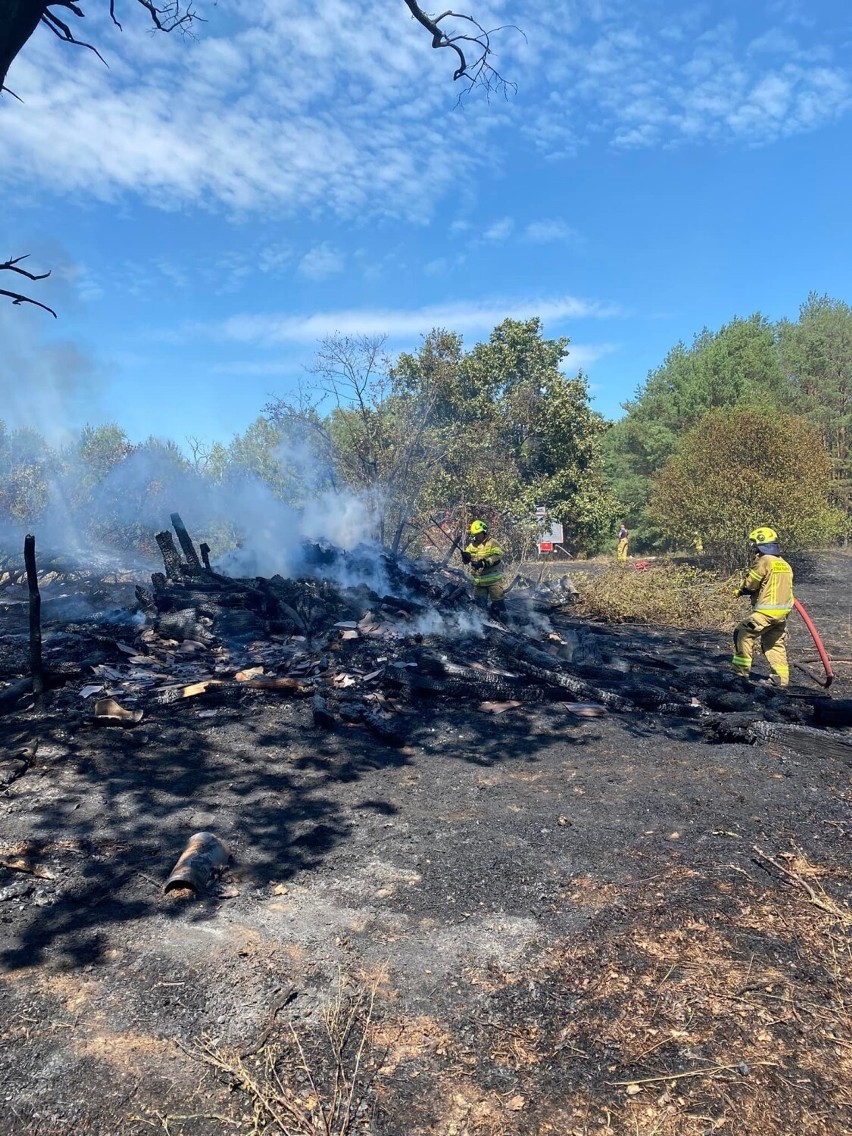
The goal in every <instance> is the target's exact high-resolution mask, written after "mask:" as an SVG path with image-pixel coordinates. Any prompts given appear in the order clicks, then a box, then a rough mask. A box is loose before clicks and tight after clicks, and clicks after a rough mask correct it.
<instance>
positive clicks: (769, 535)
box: [748, 525, 778, 544]
mask: <svg viewBox="0 0 852 1136" xmlns="http://www.w3.org/2000/svg"><path fill="white" fill-rule="evenodd" d="M748 539H749V540H750V541H751V543H752V544H774V543H775V542H776V541H777V540H778V533H777V532H776V531H775V529H771V528H769V526H768V525H761V526H760V528H759V529H752V531H751V532H750V533H749V534H748Z"/></svg>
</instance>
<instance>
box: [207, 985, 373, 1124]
mask: <svg viewBox="0 0 852 1136" xmlns="http://www.w3.org/2000/svg"><path fill="white" fill-rule="evenodd" d="M378 985H379V983H378V980H377V981H375V982H373V983H372V984H371V985H369V986H364V985H363V984H361V983H356V982H353V981H351V980H350V979H348V978H347V977H345V976H343V975H342V974H341V975H339V976H338V982H337V985H336V987H335V989H334V991H333V993H332V994H331V996H330V997H329V999H328V1001H327V1002H326V1003H325V1005H324V1006H323V1010H322V1026H323V1029H322V1032H321V1033H318V1034H316V1033H311V1034H309V1033H308V1032H307V1031H306V1032H305V1033H304V1034H300V1033H299V1032H297V1031H296V1029H295V1028H294V1027H293V1025H292V1024H288V1025H287V1026H286V1027H285V1028H284V1029H282V1030H279V1031H276V1033H275V1034H274V1037H273V1039H272V1040H270V1041H267V1042H265V1043H264V1044H262V1045H261V1046H259V1047H258V1049H257V1051H256V1052H254V1053H250V1054H241V1053H240V1052H239V1051H238V1050H235V1049H227V1048H224V1047H222V1046H220V1045H219V1044H218V1043H216V1042H214V1041H212V1040H211V1039H210V1038H203V1039H202V1041H201V1043H200V1046H199V1049H198V1052H197V1053H196V1056H197V1057H199V1058H200V1059H201V1060H202V1061H203V1062H204V1063H205V1064H206V1065H208V1066H210V1067H211V1068H212V1069H214V1070H215V1071H216V1072H217V1073H219V1074H220V1075H222V1076H223V1077H225V1078H226V1079H227V1080H228V1081H229V1083H230V1085H231V1087H232V1089H234V1090H235V1091H237V1092H239V1093H240V1094H241V1095H242V1097H243V1098H244V1100H245V1103H246V1104H247V1106H248V1107H249V1108H250V1110H251V1113H250V1118H249V1124H248V1127H247V1128H246V1129H245V1130H246V1131H247V1132H249V1133H250V1134H251V1136H271V1134H272V1133H275V1134H277V1136H352V1134H354V1133H356V1132H358V1131H362V1130H364V1124H365V1123H366V1112H367V1106H368V1098H369V1094H370V1090H371V1088H372V1086H373V1082H374V1081H375V1078H376V1076H377V1074H378V1071H379V1069H380V1068H381V1066H382V1063H383V1060H384V1058H385V1056H386V1052H383V1053H377V1046H376V1043H375V1037H374V1034H375V1024H376V1023H375V1021H374V1011H375V1004H376V994H377V990H378Z"/></svg>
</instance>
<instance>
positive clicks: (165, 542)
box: [151, 532, 183, 587]
mask: <svg viewBox="0 0 852 1136" xmlns="http://www.w3.org/2000/svg"><path fill="white" fill-rule="evenodd" d="M154 539H155V540H156V542H157V544H158V546H159V549H160V553H161V555H162V557H163V564H164V565H165V569H166V577H167V578H168V579H169V580H182V579H183V564H182V563H181V559H180V554H179V553H178V550H177V549H176V548H175V542H174V538H173V537H172V534H171V533H170V532H158V533H156V535H155V537H154ZM151 579H153V576H152V577H151ZM154 586H155V587H156V583H155V585H154Z"/></svg>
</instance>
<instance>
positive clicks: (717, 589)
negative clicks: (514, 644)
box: [572, 561, 741, 631]
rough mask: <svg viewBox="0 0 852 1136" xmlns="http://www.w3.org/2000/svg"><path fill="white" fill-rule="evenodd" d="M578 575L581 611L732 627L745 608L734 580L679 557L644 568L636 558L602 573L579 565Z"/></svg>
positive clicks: (617, 618)
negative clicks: (736, 594) (636, 564)
mask: <svg viewBox="0 0 852 1136" xmlns="http://www.w3.org/2000/svg"><path fill="white" fill-rule="evenodd" d="M572 579H573V580H574V583H575V585H576V587H577V588H578V590H579V593H580V595H579V601H578V604H577V611H578V612H579V613H580V614H581V615H585V616H588V617H590V618H592V619H605V620H606V621H607V622H609V623H653V624H657V625H659V626H662V627H680V628H700V629H703V630H712V631H730V630H731V628H732V627H733V626H734V624H735V623H736V622H737V620H738V619H739V614H738V613H741V602H740V601H738V600H737V599H736V598H735V597H734V596H733V595H732V585H731V581H730V580H727V579H726V580H720V579H719V578H718V576H716V575H714V574H713V573H712V572H705V571H703V570H702V569H700V568H693V567H691V566H689V565H686V564H678V563H676V562H674V561H661V562H657V563H654V564H650V565H649V566H648V568H647V569H645V570H644V571H641V572H640V571H637V570H636V569H635V568H634V566H633V564H632V562H631V563H628V564H627V565H625V566H624V567H611V568H607V569H605V570H604V571H603V572H597V573H584V572H583V571H582V570H576V571H574V572H572Z"/></svg>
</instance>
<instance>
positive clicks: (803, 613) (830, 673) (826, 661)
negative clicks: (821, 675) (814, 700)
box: [793, 600, 834, 690]
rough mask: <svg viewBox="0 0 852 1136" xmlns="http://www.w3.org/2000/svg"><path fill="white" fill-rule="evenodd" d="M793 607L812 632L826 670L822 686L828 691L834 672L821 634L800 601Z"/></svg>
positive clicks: (795, 601)
mask: <svg viewBox="0 0 852 1136" xmlns="http://www.w3.org/2000/svg"><path fill="white" fill-rule="evenodd" d="M793 606H794V607H795V609H796V611H797V612H798V613H799V615H800V616H801V617H802V619H803V620H804V624H805V627H807V629H808V631H810V633H811V638H812V639H813V641H814V646H815V647H816V649H817V653H818V654H819V657H820V659H821V660H822V665H823V667H824V668H825V682H823V683H820V685H821V686H824V687H825V689H826V690H828V688H829V687H830V686H831V684H832V682H834V671H833V670H832V669H831V659H829V657H828V652H827V651H826V649H825V647H824V646H823V642H822V639H820V637H819V632H818V631H817V629H816V627H814V625H813V621H812V620H811V617H810V616H809V615H808V613H807V612H806V611H805V609H804V607H803V606H802V604H800V603H799V601H798V600H793Z"/></svg>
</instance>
